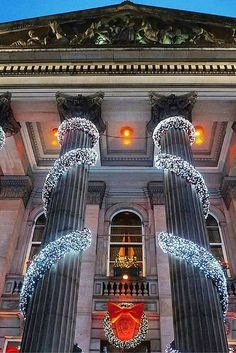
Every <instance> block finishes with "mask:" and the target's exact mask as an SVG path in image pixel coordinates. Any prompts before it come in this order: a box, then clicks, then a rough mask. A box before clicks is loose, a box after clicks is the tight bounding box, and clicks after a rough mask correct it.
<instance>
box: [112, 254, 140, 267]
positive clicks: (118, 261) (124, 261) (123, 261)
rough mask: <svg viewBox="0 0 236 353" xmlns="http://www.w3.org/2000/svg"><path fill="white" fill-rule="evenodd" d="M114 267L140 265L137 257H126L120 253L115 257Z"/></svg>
mask: <svg viewBox="0 0 236 353" xmlns="http://www.w3.org/2000/svg"><path fill="white" fill-rule="evenodd" d="M113 267H121V268H129V267H138V263H137V257H136V256H133V257H129V256H127V255H126V256H125V257H124V258H121V256H120V255H119V254H118V255H117V256H116V257H115V263H114V266H113Z"/></svg>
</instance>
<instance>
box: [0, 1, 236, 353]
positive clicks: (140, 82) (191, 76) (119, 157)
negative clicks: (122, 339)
mask: <svg viewBox="0 0 236 353" xmlns="http://www.w3.org/2000/svg"><path fill="white" fill-rule="evenodd" d="M235 31H236V20H235V19H232V18H225V17H220V16H212V15H203V14H197V13H190V12H185V11H177V10H170V9H164V8H157V7H150V6H143V5H135V4H133V3H131V2H124V3H122V4H120V5H117V6H110V7H105V8H98V9H91V10H86V11H80V12H75V13H67V14H62V15H55V16H48V17H42V18H37V19H29V20H24V21H17V22H12V23H6V24H1V25H0V127H2V129H3V131H4V135H5V137H6V139H5V144H4V146H3V148H2V149H1V151H0V229H1V237H0V244H1V246H0V297H1V300H0V352H3V353H10V352H12V353H13V352H17V351H19V346H20V344H21V346H22V351H23V352H68V351H76V349H77V351H79V349H78V347H76V345H75V344H76V343H77V344H78V346H79V347H81V348H82V350H83V352H84V353H95V352H120V351H121V350H120V349H119V348H116V347H114V345H113V344H111V342H109V339H108V338H107V336H106V332H105V331H106V330H105V329H104V323H103V322H104V318H105V317H106V312H107V310H108V306H109V305H108V304H109V303H112V304H115V305H117V304H118V305H119V304H120V305H121V303H128V305H131V307H132V304H133V305H135V304H142V305H144V313H145V315H146V319H147V321H148V332H147V334H146V336H145V338H144V339H143V341H142V342H141V343H140V344H139V345H137V347H135V348H132V347H131V348H130V349H129V348H127V347H126V348H125V349H124V351H127V352H140V353H141V352H152V353H160V352H165V347H166V345H167V344H168V343H170V342H171V341H173V339H175V344H176V347H177V348H178V349H180V350H181V351H183V352H185V353H186V352H199V351H201V352H222V351H227V350H228V348H227V350H226V339H227V342H228V344H229V347H230V349H231V351H233V350H235V351H236V289H235V285H236V257H235V254H236V118H235V116H236V75H235V72H236V60H235V53H236V34H235ZM174 117H175V121H176V117H181V119H182V118H184V119H185V120H187V121H189V123H190V122H192V124H193V126H194V127H195V129H196V139H195V143H193V145H192V147H191V148H190V144H189V140H190V142H191V133H189V132H188V133H187V134H186V128H185V127H184V128H180V127H179V125H178V126H172V128H171V129H170V130H171V131H169V130H168V132H166V131H167V130H166V131H164V132H163V131H162V134H161V138H160V142H158V143H159V144H160V147H161V151H162V153H163V152H164V153H165V154H169V155H177V156H180V157H181V158H183V159H184V160H187V161H188V162H189V163H190V164H191V165H195V167H196V169H197V170H198V171H199V172H200V173H201V174H202V175H203V177H204V179H205V182H206V184H207V187H208V191H209V195H210V209H209V214H208V217H207V218H206V220H205V221H204V218H203V213H204V207H203V208H202V206H201V203H200V201H199V199H198V197H197V193H196V190H195V189H194V186H193V185H191V182H192V179H193V177H192V176H191V178H192V179H191V178H190V177H189V178H188V179H191V181H190V183H189V180H188V181H186V180H185V179H184V178H181V175H180V174H181V173H180V172H179V171H177V172H178V173H179V174H177V176H176V175H174V176H173V173H175V172H176V171H172V172H167V171H166V170H167V169H168V168H167V167H164V169H165V171H164V173H163V170H161V169H160V165H159V168H156V167H155V156H157V155H158V154H159V152H160V151H159V149H158V147H157V146H156V145H155V144H154V141H153V131H154V130H155V128H156V126H157V125H158V124H159V123H161V122H164V121H166V119H169V118H174ZM75 118H79V119H82V120H83V121H81V120H80V121H79V124H82V125H83V124H84V125H83V128H81V125H80V127H79V128H78V126H77V125H76V124H78V120H73V119H75ZM168 121H169V120H168ZM91 123H92V124H94V125H95V127H94V125H92V124H91ZM60 124H62V125H61V128H60V130H59V131H58V127H59V125H60ZM63 124H64V125H63ZM68 124H69V125H68ZM174 124H176V123H174ZM190 125H191V124H190ZM68 126H69V127H68ZM71 126H72V127H71ZM181 126H182V125H181ZM96 129H97V130H96ZM95 130H96V131H95ZM155 131H157V130H155ZM0 132H1V131H0ZM188 134H189V136H190V138H189V139H188V138H187V137H186V136H187V135H188ZM57 135H59V140H60V141H59V142H58V140H57V137H58V136H57ZM155 136H157V132H156V135H155V134H154V140H155V139H156V140H157V139H158V138H157V137H156V138H155ZM98 137H99V142H98V143H97V144H95V142H96V139H97V138H98ZM156 140H155V142H156V144H157V145H158V143H157V141H156ZM0 142H1V141H0ZM71 151H74V152H71ZM191 151H192V152H191ZM95 152H96V153H97V156H98V157H97V160H96V162H95V159H96V158H95V154H96V153H95ZM67 157H68V158H67ZM58 158H61V159H59V162H56V161H57V160H58ZM66 158H67V159H66ZM55 162H56V163H59V164H54V163H55ZM62 162H63V163H64V162H65V164H63V163H62ZM175 162H176V161H175ZM177 162H178V161H177ZM177 162H176V163H177ZM60 163H61V164H60ZM53 165H54V170H53V173H52V172H51V174H50V175H49V177H48V179H47V184H46V186H45V179H46V176H47V174H48V173H49V171H50V169H51V168H52V166H53ZM175 167H176V165H175V166H174V167H173V169H175ZM50 178H51V179H50ZM193 183H194V182H193ZM202 188H203V184H201V188H200V189H201V190H200V191H199V194H200V195H202V194H201V191H202V190H203V189H202ZM42 192H43V195H44V196H43V200H42ZM200 200H201V201H202V200H203V201H202V202H203V206H204V202H205V201H204V200H205V199H204V197H203V196H201V198H200ZM45 210H46V212H44V211H45ZM45 213H46V216H45ZM84 227H88V228H89V229H90V230H91V233H92V241H91V245H90V247H89V248H88V249H87V250H85V251H84V252H82V250H81V249H83V246H84V247H85V245H86V244H85V243H86V241H87V240H86V239H87V238H86V236H85V237H84V242H85V243H83V244H82V245H81V244H80V245H78V248H77V252H76V254H77V255H75V254H74V255H72V254H71V253H70V252H69V253H68V254H67V255H66V256H65V257H63V259H60V260H58V261H57V262H54V263H53V266H52V267H51V268H50V269H49V268H48V271H47V273H46V272H45V273H44V274H43V275H42V277H43V278H41V279H40V280H39V281H38V282H37V283H36V284H35V288H34V293H33V294H32V296H31V298H30V299H29V297H26V301H25V306H24V308H25V311H26V313H27V315H26V317H27V318H26V320H24V319H23V316H22V314H21V313H20V311H19V296H20V293H21V292H22V285H23V279H24V276H25V274H26V272H27V269H28V268H29V267H30V265H31V264H32V263H34V260H35V258H36V256H37V254H39V251H40V248H41V245H42V248H45V247H47V246H48V245H50V244H52V243H53V242H54V241H55V240H58V239H59V240H60V239H61V241H63V239H64V238H63V237H65V236H66V235H68V232H72V231H73V232H76V231H79V232H80V233H79V234H80V235H79V236H82V237H83V236H84V233H83V229H84ZM166 230H168V231H169V232H170V231H171V232H173V233H174V234H177V235H179V236H180V237H182V238H185V239H186V241H188V240H189V241H194V242H195V243H197V244H199V245H202V246H204V247H205V248H206V249H208V250H209V251H211V253H212V254H213V255H214V256H215V258H216V259H217V261H219V263H220V264H221V267H222V269H223V272H224V275H225V277H226V278H227V291H228V295H229V308H228V312H227V319H226V322H225V324H223V320H222V313H221V309H220V305H219V298H218V294H217V292H216V289H215V286H214V285H213V284H212V281H211V279H209V278H205V276H204V275H203V274H201V273H199V271H197V270H196V269H194V268H192V267H191V265H189V264H188V265H186V263H185V262H184V263H183V261H180V260H175V258H173V257H172V256H170V259H168V256H167V255H166V254H164V252H163V251H162V249H161V247H160V246H159V243H158V233H160V232H162V231H166ZM82 233H83V234H82ZM70 234H71V233H70ZM81 234H82V235H81ZM86 234H87V233H86ZM186 234H187V236H186ZM88 238H89V237H88ZM65 239H66V241H65V243H66V244H65V245H64V244H63V246H62V247H61V248H60V251H62V250H61V249H62V248H63V247H64V246H65V247H66V246H68V244H69V243H70V244H69V246H71V249H72V250H73V249H74V248H73V247H76V246H77V245H76V241H74V239H75V238H70V239H72V240H68V239H69V238H65ZM85 240H86V241H85ZM189 244H190V243H189ZM63 249H64V248H63ZM57 250H58V249H55V248H54V249H53V251H55V252H56V251H57ZM78 250H79V251H78ZM50 254H51V253H50ZM48 256H49V255H48ZM50 256H51V255H50ZM60 256H61V255H58V253H57V255H56V256H55V257H58V258H60ZM54 261H55V259H54ZM42 263H43V265H45V264H47V265H48V257H45V258H43V260H42ZM45 266H46V265H45ZM49 267H50V266H49ZM190 267H191V268H190ZM41 268H43V266H41ZM40 271H41V269H40ZM126 305H127V304H126ZM126 309H127V308H125V309H124V310H126ZM119 310H120V309H119ZM126 324H127V322H126ZM113 328H114V327H113ZM130 330H131V329H130V326H129V331H130ZM135 330H136V329H134V332H136V331H135ZM23 331H24V334H23ZM124 331H125V329H124V327H123V335H125V334H126V333H124ZM116 334H117V332H116ZM22 337H23V339H22ZM21 342H22V343H21ZM199 342H200V343H199ZM199 347H201V348H199ZM222 347H224V348H222Z"/></svg>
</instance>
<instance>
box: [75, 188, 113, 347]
mask: <svg viewBox="0 0 236 353" xmlns="http://www.w3.org/2000/svg"><path fill="white" fill-rule="evenodd" d="M105 188H106V185H105V183H103V182H89V186H88V197H87V206H86V215H85V224H86V226H87V227H89V229H90V230H91V232H92V234H93V238H92V244H91V246H90V247H89V248H88V250H87V251H85V252H84V253H83V256H82V261H81V270H80V285H79V299H78V307H77V319H76V330H75V342H79V346H80V347H81V349H82V350H83V352H85V353H86V352H89V351H90V339H91V328H92V315H91V312H92V311H93V287H94V276H95V266H96V251H97V233H98V221H99V212H100V207H101V204H102V200H103V196H104V193H105Z"/></svg>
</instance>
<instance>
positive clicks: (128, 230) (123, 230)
mask: <svg viewBox="0 0 236 353" xmlns="http://www.w3.org/2000/svg"><path fill="white" fill-rule="evenodd" d="M111 233H112V234H142V227H134V226H132V227H128V226H120V227H117V226H116V227H111Z"/></svg>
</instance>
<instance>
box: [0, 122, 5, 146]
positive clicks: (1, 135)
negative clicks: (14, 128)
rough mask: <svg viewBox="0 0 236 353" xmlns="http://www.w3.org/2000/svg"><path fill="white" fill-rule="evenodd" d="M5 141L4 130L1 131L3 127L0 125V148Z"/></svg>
mask: <svg viewBox="0 0 236 353" xmlns="http://www.w3.org/2000/svg"><path fill="white" fill-rule="evenodd" d="M5 142H6V136H5V132H4V131H3V128H2V127H1V126H0V150H1V149H2V148H3V146H4V145H5Z"/></svg>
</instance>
